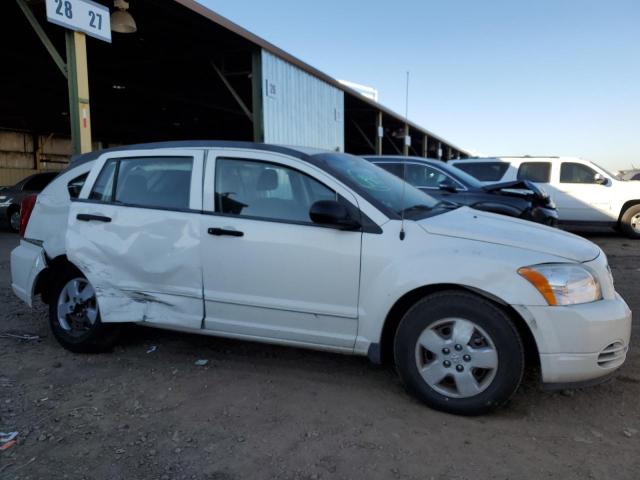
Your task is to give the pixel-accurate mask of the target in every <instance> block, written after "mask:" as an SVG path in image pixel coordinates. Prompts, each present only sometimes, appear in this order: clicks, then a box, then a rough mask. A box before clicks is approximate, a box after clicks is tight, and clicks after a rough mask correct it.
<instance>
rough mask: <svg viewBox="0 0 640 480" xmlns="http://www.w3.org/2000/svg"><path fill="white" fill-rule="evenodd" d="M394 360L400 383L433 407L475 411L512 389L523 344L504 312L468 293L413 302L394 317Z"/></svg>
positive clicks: (519, 372) (520, 366)
mask: <svg viewBox="0 0 640 480" xmlns="http://www.w3.org/2000/svg"><path fill="white" fill-rule="evenodd" d="M394 357H395V364H396V367H397V369H398V373H399V374H400V378H401V379H402V381H403V383H404V385H405V386H406V388H407V389H408V390H409V391H410V392H411V393H412V394H414V395H415V396H416V397H418V398H419V399H420V400H422V401H424V402H425V403H426V404H427V405H429V406H430V407H432V408H435V409H437V410H442V411H445V412H449V413H455V414H460V415H480V414H483V413H486V412H489V411H491V410H493V409H495V408H497V407H499V406H501V405H503V404H504V403H506V402H507V401H508V400H509V398H511V396H512V395H513V394H514V393H515V391H516V390H517V389H518V386H519V385H520V381H521V380H522V375H523V372H524V347H523V346H522V340H521V339H520V336H519V335H518V332H517V330H516V328H515V326H514V325H513V323H512V322H511V320H510V318H509V317H508V315H506V314H505V312H503V311H502V310H501V309H500V308H498V307H497V306H496V305H494V304H493V303H491V302H490V301H488V300H486V299H484V298H482V297H480V296H477V295H474V294H472V293H467V292H460V291H445V292H440V293H436V294H433V295H429V296H427V297H425V298H423V299H422V300H420V301H418V302H417V303H416V304H415V305H414V306H413V307H412V308H411V309H409V311H408V312H407V313H406V314H405V316H404V317H403V318H402V320H401V321H400V325H399V326H398V330H397V332H396V337H395V343H394Z"/></svg>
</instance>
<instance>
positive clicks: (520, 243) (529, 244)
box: [418, 207, 600, 262]
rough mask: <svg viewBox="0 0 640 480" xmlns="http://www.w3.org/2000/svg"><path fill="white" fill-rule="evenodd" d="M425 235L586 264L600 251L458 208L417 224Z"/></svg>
mask: <svg viewBox="0 0 640 480" xmlns="http://www.w3.org/2000/svg"><path fill="white" fill-rule="evenodd" d="M418 223H419V224H420V226H421V227H422V228H424V229H425V230H426V231H427V232H429V233H434V234H437V235H446V236H449V237H457V238H466V239H469V240H477V241H479V242H487V243H494V244H498V245H506V246H509V247H516V248H522V249H524V250H530V251H534V252H541V253H546V254H549V255H554V256H557V257H563V258H566V259H568V260H572V261H574V262H588V261H590V260H593V259H594V258H596V257H597V256H598V255H599V254H600V248H599V247H598V246H596V245H595V244H593V243H591V242H590V241H588V240H585V239H584V238H581V237H578V236H577V235H573V234H571V233H567V232H563V231H562V230H558V229H557V228H551V227H547V226H545V225H540V224H538V223H533V222H529V221H527V220H521V219H519V218H513V217H507V216H505V215H498V214H494V213H489V212H481V211H479V210H474V209H472V208H468V207H460V208H457V209H455V210H452V211H450V212H447V213H443V214H442V215H436V216H434V217H430V218H425V219H423V220H420V221H419V222H418Z"/></svg>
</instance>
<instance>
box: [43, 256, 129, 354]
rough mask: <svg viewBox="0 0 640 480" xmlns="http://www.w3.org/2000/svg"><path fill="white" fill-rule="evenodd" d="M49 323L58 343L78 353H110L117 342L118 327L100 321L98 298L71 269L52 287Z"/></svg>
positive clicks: (78, 274) (86, 283)
mask: <svg viewBox="0 0 640 480" xmlns="http://www.w3.org/2000/svg"><path fill="white" fill-rule="evenodd" d="M49 323H50V325H51V330H52V331H53V335H54V336H55V337H56V340H58V342H59V343H60V344H61V345H62V346H63V347H64V348H66V349H67V350H70V351H72V352H75V353H99V352H105V351H108V350H110V349H111V348H112V347H113V346H114V345H115V343H116V342H117V339H118V333H119V330H120V328H119V326H116V325H105V324H103V323H102V322H101V321H100V312H99V310H98V302H97V299H96V294H95V291H94V289H93V287H92V286H91V284H90V283H89V281H88V280H87V279H86V278H85V277H84V276H83V275H82V274H80V273H79V272H77V271H75V270H71V269H69V270H68V271H65V273H64V274H63V275H62V276H61V277H60V278H59V279H58V281H57V282H56V284H55V286H54V287H53V291H52V295H51V302H50V303H49Z"/></svg>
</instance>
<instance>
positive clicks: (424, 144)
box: [422, 135, 429, 158]
mask: <svg viewBox="0 0 640 480" xmlns="http://www.w3.org/2000/svg"><path fill="white" fill-rule="evenodd" d="M422 156H423V157H424V158H429V135H425V136H424V137H423V138H422Z"/></svg>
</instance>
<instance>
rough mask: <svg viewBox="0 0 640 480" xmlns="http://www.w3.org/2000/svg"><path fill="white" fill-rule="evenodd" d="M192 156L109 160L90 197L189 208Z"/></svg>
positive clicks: (104, 200)
mask: <svg viewBox="0 0 640 480" xmlns="http://www.w3.org/2000/svg"><path fill="white" fill-rule="evenodd" d="M192 170H193V158H192V157H139V158H119V159H112V160H109V161H107V163H106V164H105V165H104V167H103V169H102V171H101V172H100V175H98V178H97V180H96V183H95V184H94V186H93V189H92V191H91V194H90V195H89V199H91V200H97V201H101V202H115V203H117V204H121V205H128V206H133V207H147V208H161V209H169V210H184V209H188V208H189V196H190V192H191V172H192Z"/></svg>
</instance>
